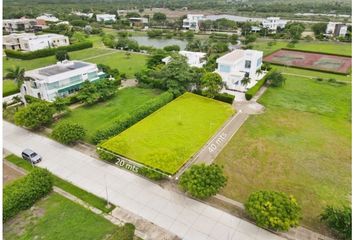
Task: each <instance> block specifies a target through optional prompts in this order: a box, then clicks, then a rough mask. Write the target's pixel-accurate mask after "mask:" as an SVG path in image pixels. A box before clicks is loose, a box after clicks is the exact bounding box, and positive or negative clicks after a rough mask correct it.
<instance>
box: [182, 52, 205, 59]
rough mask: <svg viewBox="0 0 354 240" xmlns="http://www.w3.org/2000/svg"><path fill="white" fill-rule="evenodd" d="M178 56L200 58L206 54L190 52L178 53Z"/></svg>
mask: <svg viewBox="0 0 354 240" xmlns="http://www.w3.org/2000/svg"><path fill="white" fill-rule="evenodd" d="M179 54H181V55H183V56H187V55H195V56H198V57H200V58H202V57H205V55H206V53H203V52H191V51H179Z"/></svg>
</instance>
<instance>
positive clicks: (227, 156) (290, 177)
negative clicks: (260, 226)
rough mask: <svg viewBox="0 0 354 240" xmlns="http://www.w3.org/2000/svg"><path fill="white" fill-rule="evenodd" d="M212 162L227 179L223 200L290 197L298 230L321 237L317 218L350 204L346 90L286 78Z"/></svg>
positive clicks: (348, 87)
mask: <svg viewBox="0 0 354 240" xmlns="http://www.w3.org/2000/svg"><path fill="white" fill-rule="evenodd" d="M259 102H260V103H261V104H263V105H264V106H265V107H266V112H265V113H264V114H261V115H254V116H251V117H250V118H249V119H248V120H247V121H246V123H245V124H244V125H243V126H242V127H241V129H240V130H239V131H238V132H237V133H236V134H235V136H234V137H233V138H232V139H231V141H230V142H229V144H228V145H227V146H226V147H225V148H224V149H223V150H222V152H221V153H220V154H219V156H218V157H217V159H216V161H215V162H216V163H218V164H221V165H224V167H225V171H226V174H227V175H228V177H229V179H228V183H227V186H226V187H225V188H224V189H223V190H222V194H223V195H225V196H227V197H229V198H232V199H235V200H237V201H241V202H245V200H246V199H247V197H248V196H249V194H250V193H251V192H253V191H256V190H262V189H270V190H278V191H284V192H287V193H289V194H293V195H294V196H295V197H296V198H297V199H298V201H299V203H300V205H301V206H302V212H303V220H302V224H303V225H305V226H307V227H310V228H312V229H315V230H317V231H322V232H325V227H324V226H323V225H322V224H321V223H320V222H319V218H318V215H319V214H320V213H321V211H322V209H323V208H324V207H325V206H326V205H327V204H329V205H332V204H333V205H336V206H339V205H341V204H343V203H348V201H349V200H350V198H351V84H348V85H338V84H330V83H328V82H318V81H316V80H311V79H308V78H301V77H295V76H287V81H286V84H285V86H284V87H283V88H269V89H268V90H267V92H266V93H265V94H264V95H263V96H262V98H261V99H260V101H259Z"/></svg>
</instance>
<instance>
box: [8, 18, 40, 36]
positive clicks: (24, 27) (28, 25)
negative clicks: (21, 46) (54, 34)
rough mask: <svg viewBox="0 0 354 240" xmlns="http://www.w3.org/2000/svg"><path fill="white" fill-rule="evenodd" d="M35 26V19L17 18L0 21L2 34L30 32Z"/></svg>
mask: <svg viewBox="0 0 354 240" xmlns="http://www.w3.org/2000/svg"><path fill="white" fill-rule="evenodd" d="M34 25H36V19H28V18H19V19H4V20H3V21H2V30H3V32H8V33H13V32H18V31H32V30H33V27H34Z"/></svg>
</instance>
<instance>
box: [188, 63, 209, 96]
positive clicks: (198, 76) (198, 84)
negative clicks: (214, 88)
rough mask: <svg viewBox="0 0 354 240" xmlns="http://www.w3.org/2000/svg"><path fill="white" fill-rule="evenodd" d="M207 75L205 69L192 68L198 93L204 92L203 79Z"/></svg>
mask: <svg viewBox="0 0 354 240" xmlns="http://www.w3.org/2000/svg"><path fill="white" fill-rule="evenodd" d="M205 73H206V71H205V69H204V68H198V67H192V68H191V74H192V79H193V83H194V84H195V87H196V89H197V91H201V90H202V77H203V76H204V75H205Z"/></svg>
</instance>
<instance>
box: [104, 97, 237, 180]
mask: <svg viewBox="0 0 354 240" xmlns="http://www.w3.org/2000/svg"><path fill="white" fill-rule="evenodd" d="M233 113H234V110H233V108H232V107H231V105H229V104H226V103H223V102H219V101H215V100H212V99H209V98H205V97H201V96H198V95H195V94H192V93H185V94H184V95H182V96H180V97H179V98H177V99H175V100H174V101H172V102H170V103H169V104H167V105H166V106H164V107H163V108H161V109H159V110H158V111H156V112H154V113H153V114H151V115H150V116H149V117H147V118H145V119H143V120H142V121H140V122H138V123H137V124H135V125H133V126H132V127H131V128H129V129H127V130H125V131H124V132H122V133H121V134H119V135H117V136H115V137H113V138H111V139H109V140H108V141H106V142H105V143H104V144H103V147H104V148H106V149H108V150H110V151H113V152H115V153H118V154H121V155H123V156H126V157H128V158H130V159H133V160H136V161H137V162H140V163H142V164H145V165H147V166H150V167H153V168H157V169H160V170H162V171H164V172H166V173H169V174H174V173H175V172H176V171H178V169H179V168H180V167H181V166H182V165H183V164H184V163H185V162H187V161H188V160H189V159H190V157H192V156H193V154H195V153H196V152H197V151H198V150H199V149H200V148H201V147H202V146H203V145H204V144H205V143H206V142H207V141H208V139H209V138H211V137H212V136H213V134H215V132H216V131H217V130H218V129H219V128H220V127H221V126H222V124H223V123H224V122H225V121H226V120H227V119H228V118H229V117H230V116H231V115H232V114H233Z"/></svg>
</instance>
